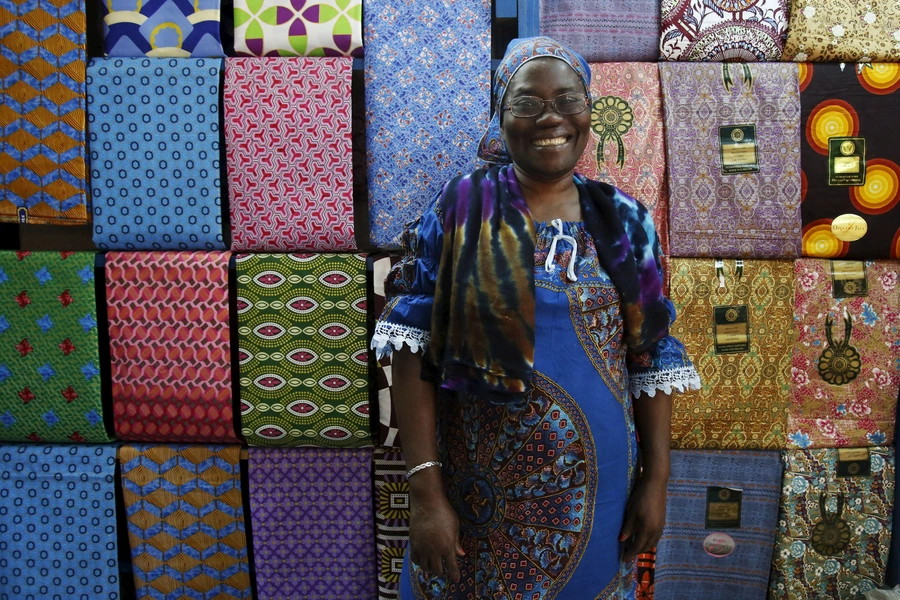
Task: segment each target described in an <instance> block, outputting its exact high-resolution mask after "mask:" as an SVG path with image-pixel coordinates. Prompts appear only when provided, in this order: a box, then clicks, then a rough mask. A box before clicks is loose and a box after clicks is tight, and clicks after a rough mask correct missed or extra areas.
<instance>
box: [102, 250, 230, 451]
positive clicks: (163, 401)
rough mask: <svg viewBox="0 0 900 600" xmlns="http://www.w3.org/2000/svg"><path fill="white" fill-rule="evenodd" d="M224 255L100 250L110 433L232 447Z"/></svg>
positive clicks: (226, 268) (129, 437)
mask: <svg viewBox="0 0 900 600" xmlns="http://www.w3.org/2000/svg"><path fill="white" fill-rule="evenodd" d="M229 257H230V253H228V252H127V253H126V252H109V253H107V255H106V302H107V305H108V310H109V347H110V356H111V363H112V396H113V410H114V414H115V426H116V435H117V436H118V437H119V438H120V439H123V440H132V441H146V442H237V441H240V440H239V439H238V438H237V437H236V435H235V432H234V418H233V412H232V397H231V360H230V359H231V356H230V339H229V326H228V323H229V310H228V260H229Z"/></svg>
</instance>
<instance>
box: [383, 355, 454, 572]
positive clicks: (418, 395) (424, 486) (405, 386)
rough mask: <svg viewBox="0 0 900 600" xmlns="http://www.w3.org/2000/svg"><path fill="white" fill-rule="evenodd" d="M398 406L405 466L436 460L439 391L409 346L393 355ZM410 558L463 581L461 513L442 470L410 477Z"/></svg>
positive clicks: (421, 565) (395, 392)
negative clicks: (450, 497) (450, 496)
mask: <svg viewBox="0 0 900 600" xmlns="http://www.w3.org/2000/svg"><path fill="white" fill-rule="evenodd" d="M391 371H392V375H393V388H394V394H393V398H394V408H395V409H396V411H397V425H398V427H399V429H400V431H401V435H402V437H403V455H404V456H405V458H406V468H407V469H411V468H413V467H415V466H416V465H420V464H422V463H424V462H428V461H433V460H438V451H437V439H436V435H437V420H436V413H437V408H436V407H437V391H436V389H435V386H434V384H432V383H430V382H427V381H423V380H422V379H421V378H420V377H419V374H420V373H421V372H422V355H421V354H414V353H412V352H411V351H410V350H409V348H408V347H407V346H403V348H401V349H400V350H395V351H394V352H393V354H392V356H391ZM409 500H410V520H409V558H410V560H412V562H414V563H415V564H417V565H419V566H420V567H421V568H422V569H424V570H425V571H426V572H428V573H431V574H433V575H446V576H447V577H449V578H450V580H451V581H456V580H458V579H459V567H458V565H457V563H456V557H457V556H463V555H464V554H465V552H463V549H462V546H461V545H460V542H459V517H457V515H456V512H455V511H454V510H453V507H452V506H451V505H450V501H449V500H448V499H447V494H446V492H445V491H444V484H443V481H442V478H441V469H440V468H438V467H428V468H427V469H422V470H421V471H418V472H416V473H414V474H413V475H412V476H411V477H410V478H409Z"/></svg>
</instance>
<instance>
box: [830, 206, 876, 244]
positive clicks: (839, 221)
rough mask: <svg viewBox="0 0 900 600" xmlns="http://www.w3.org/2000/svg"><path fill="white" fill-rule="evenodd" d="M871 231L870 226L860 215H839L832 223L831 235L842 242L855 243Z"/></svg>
mask: <svg viewBox="0 0 900 600" xmlns="http://www.w3.org/2000/svg"><path fill="white" fill-rule="evenodd" d="M867 231H869V224H868V223H866V220H865V219H863V218H862V217H860V216H859V215H854V214H851V213H846V214H843V215H838V216H837V217H835V218H834V220H833V221H832V222H831V233H832V234H834V237H836V238H837V239H839V240H841V241H842V242H855V241H856V240H859V239H862V237H863V236H864V235H866V232H867Z"/></svg>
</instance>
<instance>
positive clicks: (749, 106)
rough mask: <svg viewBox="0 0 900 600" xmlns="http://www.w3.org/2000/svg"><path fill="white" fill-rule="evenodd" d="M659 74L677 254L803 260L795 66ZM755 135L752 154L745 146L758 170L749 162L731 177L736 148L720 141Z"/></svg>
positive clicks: (672, 242) (689, 66) (695, 67)
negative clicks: (728, 157) (729, 151)
mask: <svg viewBox="0 0 900 600" xmlns="http://www.w3.org/2000/svg"><path fill="white" fill-rule="evenodd" d="M660 75H661V77H662V93H663V107H664V114H665V123H666V152H667V155H668V169H669V247H670V251H671V254H672V255H673V256H685V257H695V256H712V257H741V256H743V257H756V258H792V257H795V256H799V254H800V127H799V124H800V123H799V115H800V97H799V88H798V77H797V68H796V66H794V65H788V64H778V63H762V64H743V65H740V64H733V63H719V64H706V63H704V64H696V63H663V64H661V65H660ZM748 130H749V131H748ZM736 131H737V133H736ZM729 132H730V133H729ZM744 132H747V133H746V134H745V133H744ZM754 132H755V133H754ZM751 134H752V135H755V148H754V147H753V146H750V145H749V144H748V143H747V142H744V143H743V144H742V146H741V147H742V148H743V149H745V150H748V151H749V154H750V155H751V156H753V157H754V158H755V161H756V165H755V168H756V169H757V170H756V171H751V170H750V169H752V168H754V165H750V164H746V163H745V164H744V165H738V169H737V170H738V171H742V172H732V171H733V170H734V169H732V168H731V165H730V161H729V165H725V164H723V160H722V156H723V155H724V150H725V148H726V147H727V148H732V146H728V145H727V144H726V146H725V147H723V146H722V143H723V142H722V136H723V135H724V136H725V137H726V140H725V141H726V142H728V140H729V136H733V137H730V139H731V140H735V141H740V139H741V138H740V137H739V136H744V135H747V136H748V137H747V139H749V135H751ZM748 146H750V147H749V148H748ZM745 155H746V154H745ZM750 160H754V159H753V158H751V159H750ZM726 170H727V171H729V172H728V173H726V172H725V171H726Z"/></svg>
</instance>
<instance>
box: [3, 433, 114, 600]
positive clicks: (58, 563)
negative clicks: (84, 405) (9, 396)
mask: <svg viewBox="0 0 900 600" xmlns="http://www.w3.org/2000/svg"><path fill="white" fill-rule="evenodd" d="M115 467H116V449H115V447H114V446H112V445H107V446H98V445H51V444H43V445H33V444H31V445H21V446H15V445H11V444H0V479H2V481H3V487H2V489H0V516H2V519H0V598H2V599H3V600H16V599H18V598H91V599H94V598H96V599H97V600H101V599H103V600H118V599H119V598H120V597H121V596H120V595H119V554H118V547H117V539H116V495H115V487H114V472H115Z"/></svg>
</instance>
